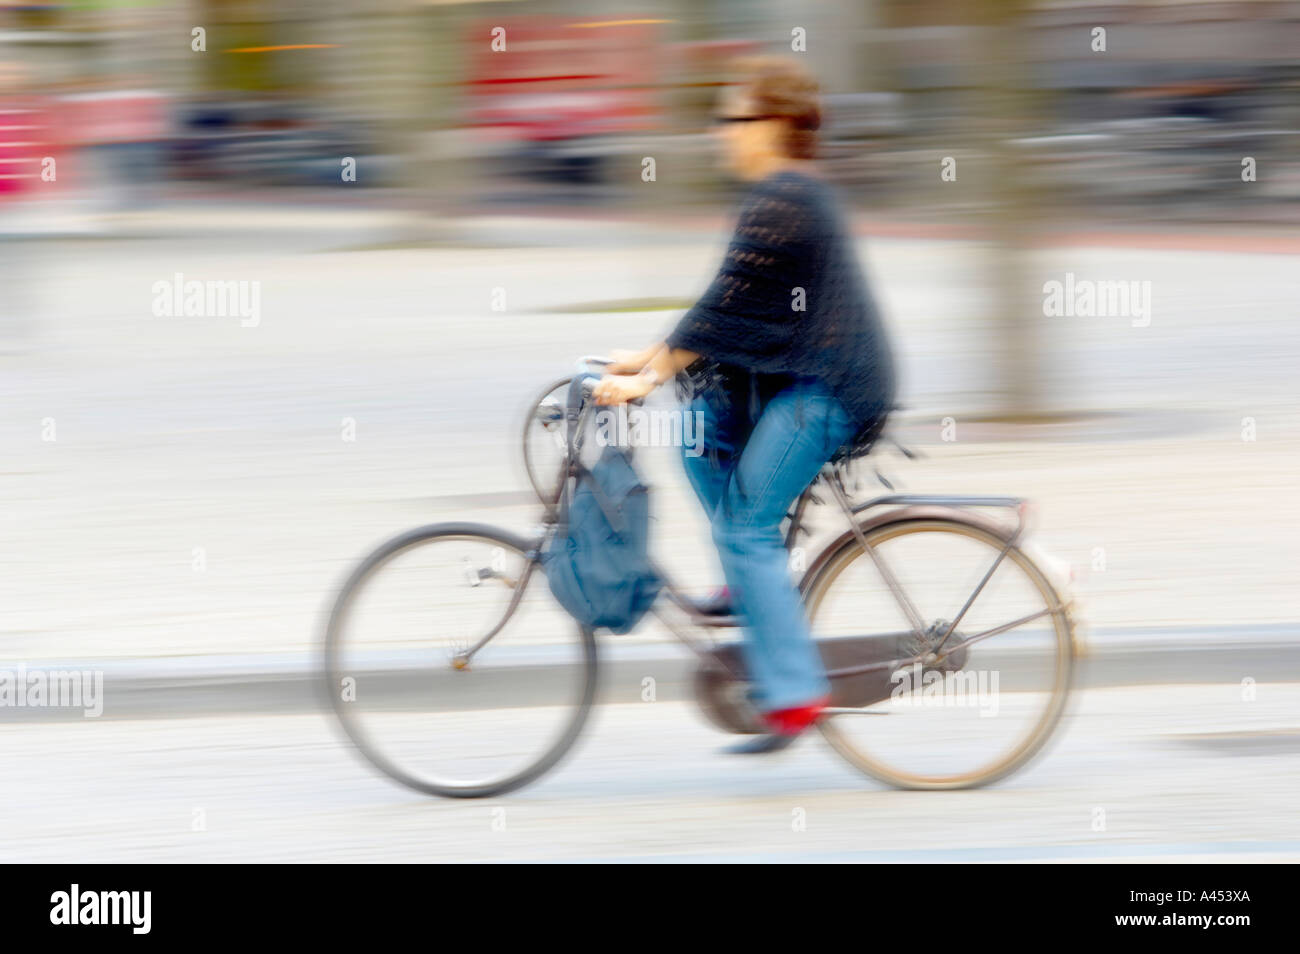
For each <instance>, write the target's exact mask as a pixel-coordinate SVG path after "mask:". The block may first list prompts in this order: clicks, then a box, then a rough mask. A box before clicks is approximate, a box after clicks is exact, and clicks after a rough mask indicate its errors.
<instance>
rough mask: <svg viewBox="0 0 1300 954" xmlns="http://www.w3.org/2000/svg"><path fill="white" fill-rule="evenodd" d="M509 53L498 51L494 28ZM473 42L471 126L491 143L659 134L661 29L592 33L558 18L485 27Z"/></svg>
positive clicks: (622, 26) (603, 28)
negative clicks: (645, 132) (651, 131)
mask: <svg viewBox="0 0 1300 954" xmlns="http://www.w3.org/2000/svg"><path fill="white" fill-rule="evenodd" d="M498 27H500V28H503V29H504V30H505V36H504V42H505V49H504V50H500V51H494V50H493V49H492V38H493V33H492V31H493V29H495V28H498ZM468 43H469V44H470V48H471V49H475V50H478V51H480V52H478V53H476V54H474V56H473V57H472V58H471V60H470V67H469V76H470V78H469V79H468V80H467V82H466V85H467V87H468V89H469V93H468V101H469V104H468V110H467V117H466V121H467V125H469V126H470V127H472V128H474V129H477V130H479V131H481V132H483V133H484V134H486V135H487V136H489V137H490V138H493V139H500V140H507V141H511V140H514V141H530V142H539V141H547V140H559V139H573V138H576V137H579V136H597V135H606V134H609V133H622V132H630V131H635V130H644V129H653V128H655V126H657V125H658V124H659V122H660V120H661V117H662V108H661V106H660V103H659V94H658V86H657V81H656V68H657V59H658V54H657V51H658V50H659V48H660V34H659V25H658V24H653V23H619V24H611V25H594V26H591V27H584V26H581V25H577V24H575V23H574V22H573V21H571V20H568V19H560V18H556V17H541V16H531V17H517V18H515V17H511V18H505V19H503V20H493V21H486V20H485V21H480V22H478V23H476V24H475V25H474V26H472V27H471V29H470V34H469V38H468Z"/></svg>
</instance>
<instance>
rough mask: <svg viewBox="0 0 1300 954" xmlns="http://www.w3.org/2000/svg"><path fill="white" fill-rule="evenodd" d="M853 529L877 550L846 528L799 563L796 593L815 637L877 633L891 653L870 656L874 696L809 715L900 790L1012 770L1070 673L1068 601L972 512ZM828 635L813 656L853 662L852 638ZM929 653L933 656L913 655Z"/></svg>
mask: <svg viewBox="0 0 1300 954" xmlns="http://www.w3.org/2000/svg"><path fill="white" fill-rule="evenodd" d="M862 526H863V531H864V537H865V539H866V542H867V544H868V546H870V547H871V548H872V550H873V551H874V553H875V555H876V559H872V557H871V555H870V554H868V553H867V552H866V551H865V550H864V549H863V548H862V545H861V544H860V543H859V542H858V540H857V538H856V537H855V536H854V535H852V534H846V535H845V536H844V537H842V538H841V539H840V540H839V541H837V542H836V543H835V544H832V546H831V547H830V548H828V549H827V551H826V553H825V554H824V555H823V556H822V557H820V558H819V559H818V561H817V563H816V564H815V565H814V567H813V568H812V570H811V571H810V573H809V577H808V582H807V583H806V585H805V587H804V590H805V602H806V605H807V607H808V613H809V618H810V620H811V621H812V628H813V634H814V636H815V638H817V639H818V640H819V642H820V641H823V640H838V639H844V640H850V639H859V640H863V639H865V640H868V641H869V642H870V641H876V644H879V645H887V646H888V647H889V648H890V650H892V651H884V652H882V651H879V650H877V651H874V655H872V656H871V659H872V660H881V659H884V660H893V662H892V663H891V664H890V665H888V666H887V667H886V668H885V669H884V670H883V671H879V670H877V671H876V672H875V673H873V675H872V676H871V677H865V678H867V679H870V678H875V679H877V680H878V681H877V683H876V684H875V686H874V689H875V692H874V695H871V696H870V698H869V699H868V698H865V697H864V699H862V700H860V701H859V702H857V703H854V706H855V707H840V708H837V709H834V710H832V712H831V714H829V715H828V716H827V717H826V718H824V719H823V721H822V722H821V723H819V727H820V729H821V731H822V734H823V735H824V736H825V737H826V739H827V741H829V742H830V744H831V745H832V746H833V747H834V748H835V750H836V751H837V752H839V753H840V754H841V755H842V756H844V758H846V759H847V760H848V761H849V762H850V763H852V764H853V765H854V766H856V767H857V768H858V769H860V770H862V771H863V772H866V773H867V774H868V775H871V776H873V777H874V778H877V779H879V780H880V781H883V782H885V783H887V784H889V785H892V786H895V787H898V788H912V789H957V788H972V787H976V786H979V785H986V784H988V783H990V782H993V781H996V780H998V779H1001V778H1004V777H1006V776H1007V775H1009V774H1010V773H1011V772H1014V771H1016V770H1017V769H1019V768H1020V767H1022V766H1023V765H1024V764H1025V763H1026V762H1028V761H1029V760H1030V759H1031V758H1032V757H1033V756H1034V755H1035V754H1036V753H1037V752H1038V751H1039V750H1040V749H1041V748H1042V747H1043V745H1044V744H1045V743H1046V742H1047V740H1048V738H1049V737H1050V736H1051V734H1052V732H1053V730H1054V729H1055V727H1056V725H1057V723H1058V721H1059V720H1060V718H1061V714H1062V712H1063V711H1064V707H1065V703H1066V699H1067V697H1068V694H1069V689H1070V684H1071V679H1072V674H1073V671H1074V641H1073V628H1072V626H1073V624H1072V622H1071V619H1070V616H1069V609H1068V605H1067V604H1066V603H1064V602H1063V601H1062V600H1061V598H1060V596H1059V594H1058V593H1057V592H1056V590H1055V588H1054V587H1053V585H1052V583H1051V582H1050V581H1049V579H1048V578H1047V576H1046V575H1045V574H1044V573H1043V571H1042V570H1041V569H1040V568H1039V567H1038V566H1037V565H1036V564H1035V563H1034V562H1033V561H1032V560H1031V559H1030V558H1029V557H1028V556H1027V555H1026V554H1025V553H1024V551H1023V550H1021V549H1020V548H1019V547H1016V546H1011V547H1010V548H1008V547H1007V541H1008V536H1007V531H1005V530H1003V529H1001V528H999V527H997V525H996V524H994V523H993V522H991V521H986V520H984V519H982V518H980V517H978V516H975V515H970V514H957V513H954V514H951V515H938V516H931V517H928V518H924V517H922V518H915V519H886V520H883V521H879V522H867V523H864V524H863V525H862ZM1004 551H1005V555H1004V556H1002V557H1001V558H1000V559H999V554H1003V552H1004ZM990 570H991V571H992V572H991V575H990V576H989V577H988V580H987V582H986V583H985V585H984V587H983V589H982V590H979V591H978V595H977V596H975V598H974V600H973V601H972V602H970V603H969V606H968V607H967V608H966V610H965V613H964V614H963V613H962V609H963V607H964V606H966V604H967V602H968V600H970V597H971V596H972V594H974V593H975V592H976V590H977V589H978V587H979V583H980V581H981V580H982V579H984V577H985V575H986V574H988V573H989V572H990ZM889 577H892V579H893V583H894V584H895V585H894V586H891V585H890V579H889ZM900 594H901V599H900ZM958 617H960V619H959V620H958ZM954 620H958V623H957V626H956V628H955V629H953V630H952V632H951V633H950V635H948V636H947V639H946V640H945V639H944V635H945V633H948V632H949V629H950V627H951V624H952V622H953V621H954ZM864 632H869V633H871V634H873V635H870V636H864ZM833 645H834V644H833V643H832V644H827V643H822V649H823V654H824V656H826V657H827V658H832V657H834V658H836V659H837V660H838V662H837V665H839V666H846V664H847V665H852V661H851V659H846V655H847V656H851V655H852V653H853V652H854V651H858V650H855V648H854V646H853V644H852V643H850V642H845V643H841V644H839V646H840V649H841V650H842V651H840V652H834V651H831V652H827V649H828V647H830V646H833ZM860 645H862V646H866V645H868V644H867V643H863V644H860ZM860 651H861V652H862V653H863V654H864V656H865V655H866V654H867V653H868V652H871V651H869V650H866V649H863V650H860ZM932 652H933V653H936V654H937V655H939V656H941V657H942V658H940V659H930V661H929V662H922V661H913V660H921V659H924V657H925V656H926V654H927V653H932ZM832 677H833V680H832V681H833V683H834V682H835V681H836V680H835V677H834V673H833V672H832ZM840 678H845V677H843V676H842V677H840ZM856 678H858V679H863V678H864V677H862V676H858V677H856ZM882 685H883V689H882V688H881V687H882ZM868 688H869V689H870V688H872V687H870V686H868ZM865 702H870V705H869V706H868V705H864V704H863V703H865Z"/></svg>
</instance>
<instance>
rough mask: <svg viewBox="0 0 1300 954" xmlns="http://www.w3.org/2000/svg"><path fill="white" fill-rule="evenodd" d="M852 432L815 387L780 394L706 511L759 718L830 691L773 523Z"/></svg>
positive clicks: (845, 417) (838, 409) (845, 419)
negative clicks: (710, 512) (741, 631)
mask: <svg viewBox="0 0 1300 954" xmlns="http://www.w3.org/2000/svg"><path fill="white" fill-rule="evenodd" d="M851 430H852V428H851V425H850V422H849V418H848V415H847V414H846V413H845V412H844V409H843V408H842V407H841V406H840V404H839V402H838V401H836V400H835V398H833V397H831V396H830V395H829V394H828V393H827V392H826V391H825V389H823V388H822V387H821V386H820V385H815V384H797V385H794V386H791V387H790V388H787V389H786V390H784V391H782V392H781V393H780V394H778V395H776V396H775V397H773V398H772V400H771V401H770V402H768V404H767V406H766V407H765V408H764V409H763V413H762V415H761V416H760V417H759V420H758V422H757V424H756V425H755V427H754V431H753V433H752V434H751V435H750V437H749V440H748V442H747V443H746V444H745V447H744V450H743V451H742V452H741V455H740V459H739V460H738V462H737V464H736V466H735V468H734V469H733V470H732V472H731V475H730V478H729V479H728V481H727V484H726V489H725V490H724V492H723V494H722V498H721V500H719V502H718V506H717V509H716V510H715V511H714V516H713V539H714V542H715V543H716V544H717V546H718V554H719V556H720V557H721V560H722V568H723V572H724V573H725V574H726V577H727V585H728V586H729V587H730V589H731V593H732V598H733V599H734V600H735V601H736V603H737V606H738V608H739V610H740V613H741V615H742V616H743V617H744V618H745V622H746V629H745V636H746V640H745V656H746V662H747V663H748V666H749V671H750V675H751V677H752V678H753V680H754V683H755V687H756V690H757V694H756V700H755V701H756V702H757V704H758V706H759V708H761V709H763V710H772V709H785V708H790V707H794V706H799V705H804V704H807V703H810V702H812V701H814V700H815V699H817V698H819V697H821V696H824V695H826V694H827V693H828V692H829V691H830V684H829V682H828V681H827V679H826V673H825V669H824V668H823V666H822V662H821V657H820V654H819V653H818V652H817V648H816V646H814V645H813V641H812V634H811V632H810V630H809V626H808V620H807V618H806V617H805V616H804V610H803V603H802V600H801V599H800V597H799V592H798V589H797V588H796V586H795V583H794V580H793V579H792V578H791V575H790V569H789V564H788V560H789V555H788V553H787V552H786V549H785V546H784V541H783V539H782V536H781V527H780V524H781V521H782V519H783V518H784V517H785V515H786V513H787V512H788V511H789V509H790V505H791V504H792V503H793V502H794V500H795V499H796V498H797V497H798V496H799V494H801V493H802V492H803V490H804V488H806V487H807V486H808V484H810V483H811V482H812V480H813V478H815V477H816V476H817V474H818V472H819V471H820V470H821V468H822V465H823V464H825V463H826V461H827V460H829V459H830V457H831V455H832V454H834V453H835V450H836V449H837V448H838V447H839V446H840V445H841V444H842V443H843V442H844V441H845V440H846V439H847V438H848V437H849V436H850V431H851Z"/></svg>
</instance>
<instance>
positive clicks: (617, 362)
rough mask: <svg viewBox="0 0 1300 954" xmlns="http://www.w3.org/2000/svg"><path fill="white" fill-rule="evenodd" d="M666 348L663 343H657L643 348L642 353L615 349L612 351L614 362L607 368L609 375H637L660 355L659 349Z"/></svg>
mask: <svg viewBox="0 0 1300 954" xmlns="http://www.w3.org/2000/svg"><path fill="white" fill-rule="evenodd" d="M663 346H664V343H663V342H662V341H656V342H655V343H654V344H652V345H650V346H649V347H648V348H642V349H641V350H640V351H623V350H621V349H618V348H615V349H613V350H612V351H610V354H611V355H612V356H613V358H614V360H613V361H611V362H610V363H609V364H608V365H606V366H605V372H606V373H607V374H636V373H637V372H638V371H640V370H641V369H642V368H644V367H645V366H646V365H647V364H649V363H650V359H651V358H653V357H654V356H655V355H656V354H658V353H659V349H661V348H662V347H663Z"/></svg>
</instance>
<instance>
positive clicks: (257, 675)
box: [0, 623, 1300, 723]
mask: <svg viewBox="0 0 1300 954" xmlns="http://www.w3.org/2000/svg"><path fill="white" fill-rule="evenodd" d="M620 640H621V638H620V637H608V638H601V639H600V652H601V655H600V663H601V687H600V691H601V697H602V699H604V700H605V701H629V702H632V701H639V700H640V699H641V685H642V680H643V679H645V678H646V677H652V678H653V679H654V680H655V691H656V698H657V699H658V700H660V701H678V700H684V699H688V698H691V694H692V693H691V681H692V679H693V675H694V659H693V657H692V656H691V655H690V653H689V651H688V650H686V649H685V648H683V647H680V646H678V645H677V644H675V643H671V642H663V643H644V642H642V643H635V642H633V643H629V642H626V641H620ZM529 655H531V656H532V657H533V658H531V659H530V660H528V664H526V665H524V664H521V665H519V666H517V667H514V669H513V673H512V670H509V669H503V671H502V673H503V675H504V676H505V678H504V679H501V680H500V681H499V682H497V683H495V685H496V686H497V687H498V688H499V689H500V688H506V689H509V691H508V692H506V693H505V694H504V695H503V696H501V697H497V698H487V699H478V700H476V701H477V702H478V704H480V705H484V706H488V707H510V706H521V705H522V706H529V705H541V704H545V703H546V701H547V700H546V699H541V698H538V697H537V695H536V692H535V691H534V692H530V691H529V689H530V686H535V685H536V684H537V680H536V674H537V668H536V667H537V666H538V665H549V664H548V663H547V662H546V660H545V656H546V653H545V651H544V650H543V651H541V652H540V653H539V652H536V651H533V652H530V653H529ZM992 662H993V660H992V659H989V660H987V662H986V664H988V663H992ZM521 663H523V660H522V659H521ZM18 665H19V664H18V663H8V662H5V663H2V664H0V669H6V668H7V669H9V670H10V671H12V670H13V669H15V668H16V667H17V666H18ZM22 665H24V666H25V667H26V669H27V671H28V672H32V671H35V670H44V671H73V670H80V671H91V672H102V673H103V700H104V707H103V714H102V716H101V718H109V719H140V718H144V719H169V718H190V717H195V716H210V715H250V714H254V713H256V714H275V713H303V712H313V711H324V710H325V708H326V702H325V697H324V695H323V693H324V687H323V686H322V684H321V681H320V675H319V667H320V661H319V657H318V655H316V654H308V653H295V654H249V655H239V656H234V655H232V656H187V657H174V658H150V659H118V660H100V661H87V662H80V663H70V662H67V661H62V662H53V663H37V662H24V663H22ZM998 668H1003V667H1002V665H1001V664H998ZM1005 668H1007V669H1008V670H1010V671H1011V672H1012V673H1013V674H1014V670H1015V660H1014V659H1011V658H1008V659H1007V661H1006V667H1005ZM373 671H374V672H375V673H389V674H391V675H390V676H389V678H393V679H395V680H397V681H400V679H401V675H402V672H403V668H402V662H401V659H400V658H398V657H395V656H393V655H391V654H390V655H387V656H385V657H383V658H378V659H376V665H375V667H374V670H373ZM1246 679H1251V680H1253V681H1254V682H1255V683H1257V684H1258V683H1270V682H1300V623H1276V624H1252V625H1248V626H1236V627H1227V626H1222V627H1219V626H1216V627H1199V628H1194V629H1188V630H1182V631H1179V630H1178V629H1175V628H1162V629H1145V630H1136V629H1135V630H1103V631H1100V632H1090V633H1088V634H1087V654H1086V655H1085V656H1083V657H1082V658H1080V660H1079V674H1078V677H1077V679H1076V683H1075V685H1076V687H1077V688H1081V689H1088V688H1103V687H1122V686H1141V685H1172V684H1198V683H1205V684H1215V683H1219V684H1222V683H1233V684H1242V683H1243V680H1246ZM516 690H517V691H516ZM69 720H71V721H76V722H80V721H83V720H87V721H88V718H87V716H86V715H85V714H84V712H83V710H81V709H79V708H62V709H60V708H30V707H26V708H24V707H13V706H9V707H5V706H3V705H0V723H15V722H50V721H69Z"/></svg>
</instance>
